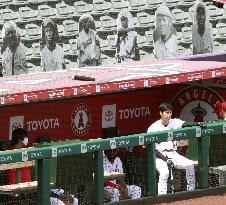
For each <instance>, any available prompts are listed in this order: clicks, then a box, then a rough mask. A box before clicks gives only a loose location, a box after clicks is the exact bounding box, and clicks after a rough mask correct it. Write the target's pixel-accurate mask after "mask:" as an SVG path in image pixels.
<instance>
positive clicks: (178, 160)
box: [156, 151, 195, 195]
mask: <svg viewBox="0 0 226 205" xmlns="http://www.w3.org/2000/svg"><path fill="white" fill-rule="evenodd" d="M162 153H163V154H164V155H166V156H167V157H168V158H170V159H171V160H172V162H173V164H174V167H175V168H177V169H185V170H186V179H187V190H194V189H195V169H194V165H193V162H192V161H191V160H189V159H187V158H185V157H183V156H181V155H180V154H178V153H177V152H176V151H173V152H162ZM156 169H157V171H158V172H159V182H158V194H159V195H161V194H166V193H167V181H168V177H169V169H168V166H167V164H166V162H165V161H163V160H162V159H159V158H156Z"/></svg>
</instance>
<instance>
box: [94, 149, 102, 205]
mask: <svg viewBox="0 0 226 205" xmlns="http://www.w3.org/2000/svg"><path fill="white" fill-rule="evenodd" d="M94 160H95V170H94V192H93V194H94V199H95V204H98V205H99V204H103V203H104V168H103V151H98V152H94Z"/></svg>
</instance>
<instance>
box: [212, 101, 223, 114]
mask: <svg viewBox="0 0 226 205" xmlns="http://www.w3.org/2000/svg"><path fill="white" fill-rule="evenodd" d="M221 110H226V102H219V103H218V104H217V105H216V107H215V109H214V111H213V112H214V113H218V112H220V111H221Z"/></svg>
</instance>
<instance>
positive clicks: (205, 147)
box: [198, 136, 209, 189]
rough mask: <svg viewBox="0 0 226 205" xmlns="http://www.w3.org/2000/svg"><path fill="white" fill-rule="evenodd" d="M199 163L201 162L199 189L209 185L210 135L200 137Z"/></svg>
mask: <svg viewBox="0 0 226 205" xmlns="http://www.w3.org/2000/svg"><path fill="white" fill-rule="evenodd" d="M198 163H199V177H198V179H199V180H198V186H199V189H205V188H208V187H209V184H208V169H209V136H202V137H199V138H198Z"/></svg>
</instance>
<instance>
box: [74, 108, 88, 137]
mask: <svg viewBox="0 0 226 205" xmlns="http://www.w3.org/2000/svg"><path fill="white" fill-rule="evenodd" d="M90 124H91V112H90V109H89V107H88V106H87V105H86V104H83V103H81V104H79V105H77V106H76V107H75V108H74V110H73V112H72V115H71V128H72V131H73V134H75V135H76V136H84V135H85V134H86V133H88V131H89V129H90Z"/></svg>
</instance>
